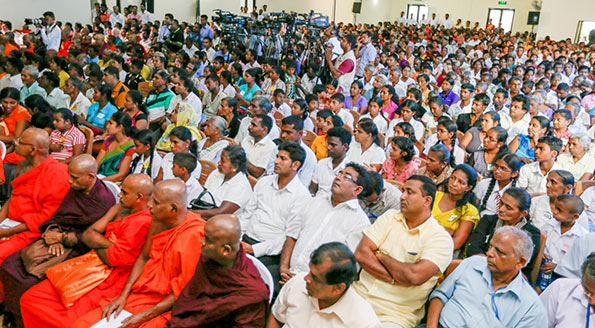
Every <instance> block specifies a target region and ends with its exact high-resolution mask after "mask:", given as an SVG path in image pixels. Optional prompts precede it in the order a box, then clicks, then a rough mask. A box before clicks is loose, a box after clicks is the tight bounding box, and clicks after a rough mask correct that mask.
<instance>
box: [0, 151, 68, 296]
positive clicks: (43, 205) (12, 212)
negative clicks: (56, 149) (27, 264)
mask: <svg viewBox="0 0 595 328" xmlns="http://www.w3.org/2000/svg"><path fill="white" fill-rule="evenodd" d="M69 178H70V176H69V175H68V166H67V165H66V164H64V163H59V162H58V161H56V160H55V159H53V158H52V157H48V158H46V159H45V160H44V161H43V162H41V164H40V165H39V166H37V167H35V168H32V169H31V170H29V171H27V172H25V173H23V174H21V175H20V176H18V177H16V178H15V179H14V180H13V181H12V188H13V190H12V195H11V196H10V204H9V205H8V218H9V219H11V220H14V221H18V222H22V223H24V224H26V225H27V228H28V229H29V230H27V231H23V232H21V233H17V234H14V235H12V236H10V237H9V238H8V239H4V240H0V264H2V262H3V261H4V260H5V259H6V258H7V257H9V256H10V255H12V254H14V253H16V252H18V251H20V250H21V249H22V248H23V247H25V246H27V245H28V244H29V243H31V242H32V241H33V240H36V239H37V238H39V237H40V236H41V233H40V232H39V226H40V225H41V224H42V223H43V222H45V221H46V220H48V219H49V218H50V217H51V216H52V215H53V214H54V213H55V212H56V210H57V209H58V207H60V204H61V203H62V200H63V199H64V196H65V195H66V193H67V192H68V190H70V184H69V183H68V179H69ZM0 300H4V290H3V288H2V285H0Z"/></svg>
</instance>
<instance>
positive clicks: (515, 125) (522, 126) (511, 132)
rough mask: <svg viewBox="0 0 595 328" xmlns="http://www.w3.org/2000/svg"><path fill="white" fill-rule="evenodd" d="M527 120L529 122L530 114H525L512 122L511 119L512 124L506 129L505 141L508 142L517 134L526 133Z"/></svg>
mask: <svg viewBox="0 0 595 328" xmlns="http://www.w3.org/2000/svg"><path fill="white" fill-rule="evenodd" d="M529 122H531V116H529V115H525V116H524V117H523V118H522V119H521V120H518V121H516V122H512V119H511V123H512V124H511V126H510V128H509V129H508V139H506V143H510V142H511V141H512V140H513V139H514V138H515V137H516V136H518V135H519V134H528V129H529Z"/></svg>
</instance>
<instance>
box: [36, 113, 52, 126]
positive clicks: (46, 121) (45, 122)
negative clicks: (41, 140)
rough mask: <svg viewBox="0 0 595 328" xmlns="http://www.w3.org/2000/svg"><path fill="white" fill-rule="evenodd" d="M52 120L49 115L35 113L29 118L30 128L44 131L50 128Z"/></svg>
mask: <svg viewBox="0 0 595 328" xmlns="http://www.w3.org/2000/svg"><path fill="white" fill-rule="evenodd" d="M51 122H52V118H51V117H50V114H49V113H47V112H46V113H44V112H37V113H35V114H33V116H31V126H33V127H34V128H38V129H45V128H47V127H48V126H50V124H51Z"/></svg>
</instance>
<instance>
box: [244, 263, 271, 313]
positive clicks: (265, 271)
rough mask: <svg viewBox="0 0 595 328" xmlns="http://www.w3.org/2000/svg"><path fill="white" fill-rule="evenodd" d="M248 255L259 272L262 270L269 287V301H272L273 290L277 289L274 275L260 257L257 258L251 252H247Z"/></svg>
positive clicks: (263, 278) (261, 272)
mask: <svg viewBox="0 0 595 328" xmlns="http://www.w3.org/2000/svg"><path fill="white" fill-rule="evenodd" d="M246 256H247V257H248V258H249V259H250V260H251V261H252V263H254V266H256V268H257V269H258V272H260V276H261V277H262V280H264V283H265V284H266V285H267V287H268V288H269V303H271V300H272V299H273V292H274V291H275V282H274V281H273V275H272V274H271V272H270V271H269V269H268V268H267V267H266V265H264V264H263V263H262V262H260V260H259V259H257V258H255V257H254V256H252V255H250V254H246Z"/></svg>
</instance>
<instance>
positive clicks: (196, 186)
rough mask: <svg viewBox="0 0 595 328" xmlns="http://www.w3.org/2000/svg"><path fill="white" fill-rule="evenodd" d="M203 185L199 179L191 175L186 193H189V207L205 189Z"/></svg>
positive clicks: (187, 182)
mask: <svg viewBox="0 0 595 328" xmlns="http://www.w3.org/2000/svg"><path fill="white" fill-rule="evenodd" d="M203 190H204V189H203V187H202V186H201V185H200V183H199V182H198V180H196V179H194V178H192V177H190V178H189V179H188V181H186V195H188V197H187V200H188V208H190V203H191V202H192V201H193V200H194V199H196V198H198V196H200V193H201V192H202V191H203Z"/></svg>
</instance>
